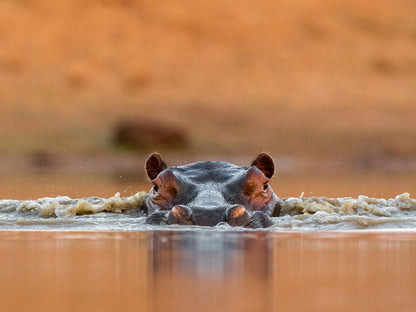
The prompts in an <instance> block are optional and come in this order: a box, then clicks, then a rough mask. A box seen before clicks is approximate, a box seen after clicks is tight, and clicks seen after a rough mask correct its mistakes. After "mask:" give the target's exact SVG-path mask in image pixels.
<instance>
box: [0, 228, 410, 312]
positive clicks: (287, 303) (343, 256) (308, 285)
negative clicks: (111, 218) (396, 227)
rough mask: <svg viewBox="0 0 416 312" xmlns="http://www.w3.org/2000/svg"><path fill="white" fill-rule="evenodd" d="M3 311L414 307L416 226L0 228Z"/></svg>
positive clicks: (0, 301)
mask: <svg viewBox="0 0 416 312" xmlns="http://www.w3.org/2000/svg"><path fill="white" fill-rule="evenodd" d="M0 253H1V257H0V276H1V279H0V311H64V312H65V311H79V312H83V311H101V312H106V311H185V312H187V311H202V312H204V311H228V312H232V311H247V312H252V311H289V312H290V311H319V312H325V311H328V312H332V311H345V312H347V311H366V312H368V311H377V312H382V311H401V312H406V311H409V312H410V311H414V307H415V305H416V297H415V296H414V289H415V288H416V266H415V265H414V264H415V263H416V262H415V261H416V235H414V233H411V232H403V231H396V232H389V233H382V232H368V231H364V232H359V231H350V232H325V233H322V232H321V233H314V232H303V233H299V232H297V233H296V232H285V233H276V232H270V231H267V232H261V231H244V232H243V231H241V232H222V231H186V230H185V231H125V232H68V231H65V232H62V231H59V232H46V231H35V232H32V231H2V232H0Z"/></svg>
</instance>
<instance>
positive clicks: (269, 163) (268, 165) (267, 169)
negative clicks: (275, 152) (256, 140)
mask: <svg viewBox="0 0 416 312" xmlns="http://www.w3.org/2000/svg"><path fill="white" fill-rule="evenodd" d="M251 166H255V167H257V168H258V169H260V171H261V172H263V173H264V175H265V176H266V177H268V178H269V179H270V178H271V177H272V176H273V174H274V163H273V159H272V158H271V157H270V155H269V154H266V153H261V154H259V155H258V156H257V158H256V159H255V160H254V161H253V162H252V164H251Z"/></svg>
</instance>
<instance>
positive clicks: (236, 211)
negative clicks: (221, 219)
mask: <svg viewBox="0 0 416 312" xmlns="http://www.w3.org/2000/svg"><path fill="white" fill-rule="evenodd" d="M244 212H246V208H244V207H243V206H236V207H233V208H232V209H231V211H230V217H231V218H238V217H240V216H242V215H243V214H244Z"/></svg>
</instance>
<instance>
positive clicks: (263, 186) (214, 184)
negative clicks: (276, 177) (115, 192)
mask: <svg viewBox="0 0 416 312" xmlns="http://www.w3.org/2000/svg"><path fill="white" fill-rule="evenodd" d="M146 171H147V175H148V176H149V178H150V179H151V180H152V182H153V188H152V189H151V191H150V192H149V194H148V196H147V198H146V201H145V203H146V209H147V214H148V216H147V219H146V223H148V224H183V225H191V224H194V225H202V226H215V225H218V224H223V223H228V224H229V225H231V226H247V227H253V228H258V227H268V226H270V225H272V220H271V218H270V216H278V215H279V211H280V206H279V205H278V201H277V199H278V198H277V196H276V195H275V194H274V193H273V190H272V189H271V187H270V186H269V184H268V182H269V180H270V178H271V177H272V176H273V174H274V163H273V160H272V158H271V157H270V156H269V155H268V154H266V153H261V154H259V155H258V156H257V158H256V159H255V160H254V161H253V162H252V164H251V166H250V167H240V166H236V165H233V164H230V163H227V162H221V161H201V162H195V163H191V164H188V165H184V166H176V167H168V166H167V165H166V163H165V162H164V161H163V160H162V158H161V156H160V155H159V154H152V155H150V157H149V158H148V159H147V161H146Z"/></svg>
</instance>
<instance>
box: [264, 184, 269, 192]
mask: <svg viewBox="0 0 416 312" xmlns="http://www.w3.org/2000/svg"><path fill="white" fill-rule="evenodd" d="M268 187H269V183H267V182H266V183H263V191H265V190H267V188H268Z"/></svg>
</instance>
